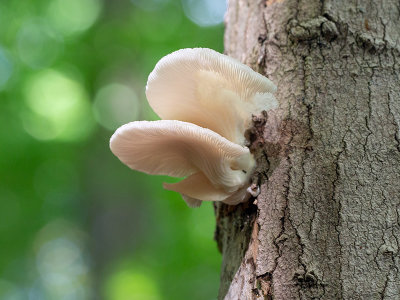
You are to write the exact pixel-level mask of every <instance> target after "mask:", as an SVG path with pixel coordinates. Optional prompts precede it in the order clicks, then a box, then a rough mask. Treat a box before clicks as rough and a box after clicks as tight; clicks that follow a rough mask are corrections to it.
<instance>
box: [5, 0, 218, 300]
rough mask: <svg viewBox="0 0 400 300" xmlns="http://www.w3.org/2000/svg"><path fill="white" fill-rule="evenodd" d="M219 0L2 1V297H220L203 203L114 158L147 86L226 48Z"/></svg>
mask: <svg viewBox="0 0 400 300" xmlns="http://www.w3.org/2000/svg"><path fill="white" fill-rule="evenodd" d="M224 11H225V0H131V1H129V0H108V1H107V0H68V1H67V0H37V1H20V0H1V1H0V198H1V199H0V299H13V300H14V299H30V300H31V299H35V300H36V299H57V300H59V299H110V300H124V299H126V300H160V299H171V300H179V299H185V300H187V299H193V300H196V299H201V300H204V299H216V295H217V290H218V285H219V267H220V262H221V257H220V254H219V253H218V250H217V246H216V243H215V242H214V241H213V232H214V226H215V220H214V213H213V209H212V206H211V205H210V203H206V204H203V206H202V207H201V208H199V209H189V208H188V207H187V206H186V204H185V203H184V201H183V200H182V199H181V198H180V196H179V195H178V194H176V193H173V192H168V191H165V190H163V189H162V182H164V181H169V182H171V181H172V180H171V179H170V178H167V177H160V176H158V177H157V176H149V175H145V174H142V173H138V172H136V171H132V170H130V169H129V168H128V167H126V166H125V165H123V164H122V163H121V162H120V161H119V160H118V159H117V158H116V157H114V156H113V155H112V153H111V152H110V150H109V146H108V143H109V138H110V136H111V135H112V133H113V132H114V130H115V129H116V128H117V127H119V126H120V125H122V124H124V123H127V122H129V121H133V120H144V119H146V120H152V119H157V116H156V115H155V114H154V113H153V112H152V111H151V109H150V108H149V106H148V104H147V101H146V98H145V95H144V90H145V85H146V81H147V76H148V74H149V73H150V72H151V70H152V69H153V67H154V65H155V64H156V62H157V61H158V60H159V59H160V58H161V57H163V56H164V55H166V54H168V53H170V52H172V51H174V50H177V49H179V48H186V47H208V48H212V49H215V50H217V51H220V52H221V51H222V50H223V26H222V18H223V14H224Z"/></svg>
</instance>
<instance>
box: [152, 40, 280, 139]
mask: <svg viewBox="0 0 400 300" xmlns="http://www.w3.org/2000/svg"><path fill="white" fill-rule="evenodd" d="M275 90H276V87H275V85H274V84H273V83H272V82H271V81H270V80H269V79H267V78H266V77H264V76H262V75H260V74H258V73H257V72H255V71H253V70H252V69H251V68H249V67H248V66H246V65H243V64H242V63H240V62H238V61H237V60H235V59H233V58H230V57H228V56H226V55H223V54H220V53H218V52H216V51H214V50H211V49H205V48H195V49H182V50H178V51H176V52H173V53H171V54H169V55H167V56H165V57H164V58H162V59H161V60H160V61H159V62H158V63H157V65H156V67H155V68H154V70H153V72H152V73H151V74H150V75H149V79H148V82H147V87H146V95H147V98H148V101H149V103H150V106H151V107H152V108H153V110H154V111H155V112H156V113H157V114H158V115H159V116H160V117H161V118H162V119H175V120H181V121H185V122H190V123H194V124H197V125H199V126H201V127H205V128H209V129H211V130H213V131H215V132H217V133H219V134H220V135H222V136H223V137H225V138H227V139H228V140H230V141H232V142H235V143H238V144H241V145H243V144H244V136H243V135H244V132H245V130H246V129H247V128H248V126H249V125H250V120H251V115H252V114H257V113H260V112H261V111H262V110H269V109H271V108H275V107H276V106H277V101H276V99H275V98H274V96H273V94H272V93H274V92H275Z"/></svg>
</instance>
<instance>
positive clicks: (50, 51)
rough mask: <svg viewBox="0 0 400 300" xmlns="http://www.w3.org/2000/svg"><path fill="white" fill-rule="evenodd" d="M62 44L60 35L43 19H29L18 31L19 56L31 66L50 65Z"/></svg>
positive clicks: (41, 66)
mask: <svg viewBox="0 0 400 300" xmlns="http://www.w3.org/2000/svg"><path fill="white" fill-rule="evenodd" d="M61 46H62V40H61V39H60V37H59V36H57V34H56V33H55V32H54V31H53V30H52V29H51V28H50V26H48V25H47V24H46V22H45V21H44V20H41V19H31V20H29V21H27V22H26V23H25V24H24V25H23V26H22V28H21V29H20V30H19V32H18V36H17V49H18V54H19V57H20V59H21V60H22V61H23V62H24V63H25V64H26V65H28V66H30V67H31V68H35V69H38V68H43V67H47V66H49V65H50V64H51V63H52V62H53V61H54V59H55V58H56V57H57V55H58V53H59V52H60V49H61Z"/></svg>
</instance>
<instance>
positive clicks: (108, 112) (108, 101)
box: [93, 83, 140, 130]
mask: <svg viewBox="0 0 400 300" xmlns="http://www.w3.org/2000/svg"><path fill="white" fill-rule="evenodd" d="M93 110H94V115H95V118H96V120H97V122H99V124H101V125H102V126H104V127H105V128H107V129H110V130H115V129H116V128H117V127H119V126H121V125H123V124H125V123H128V122H131V121H135V120H137V118H138V117H139V113H140V104H139V100H138V97H137V96H136V93H135V91H134V90H133V89H131V88H129V87H128V86H125V85H122V84H117V83H113V84H110V85H107V86H105V87H103V88H101V89H100V90H99V92H98V93H97V95H96V98H95V101H94V104H93Z"/></svg>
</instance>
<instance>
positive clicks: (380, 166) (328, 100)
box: [216, 0, 400, 300]
mask: <svg viewBox="0 0 400 300" xmlns="http://www.w3.org/2000/svg"><path fill="white" fill-rule="evenodd" d="M226 23H227V24H226V35H225V47H226V53H227V54H228V55H230V56H232V57H235V58H237V59H239V60H241V61H242V62H244V63H246V64H248V65H250V66H251V67H253V68H254V69H256V70H258V71H259V72H260V73H262V74H265V75H267V76H268V77H269V78H270V79H272V80H273V81H274V82H275V83H276V84H277V86H278V92H277V98H278V100H279V101H280V108H279V110H277V111H274V112H270V113H269V114H268V115H264V116H259V117H257V118H255V127H254V128H253V129H252V130H251V132H249V138H250V140H251V142H252V146H251V148H252V150H253V152H254V153H255V155H256V156H257V159H258V162H259V170H258V172H257V175H258V177H259V180H260V184H261V194H260V196H259V197H258V198H257V199H256V204H251V203H250V204H244V205H241V206H238V207H235V208H229V207H226V206H225V205H219V204H218V205H217V206H216V214H217V231H216V239H217V241H218V244H219V247H220V249H221V251H222V254H223V266H222V275H221V289H220V295H219V298H220V299H224V298H225V299H227V300H233V299H240V300H245V299H284V300H289V299H400V272H399V269H400V257H399V253H400V251H399V242H400V54H399V53H400V51H399V49H400V43H399V42H400V2H399V1H397V0H385V1H383V0H381V1H377V0H364V1H362V0H358V1H356V0H350V1H344V0H331V1H328V0H325V1H323V0H321V1H320V0H302V1H296V0H267V1H265V0H263V1H261V0H260V1H257V0H248V1H245V0H232V1H230V3H229V8H228V13H227V20H226Z"/></svg>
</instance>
